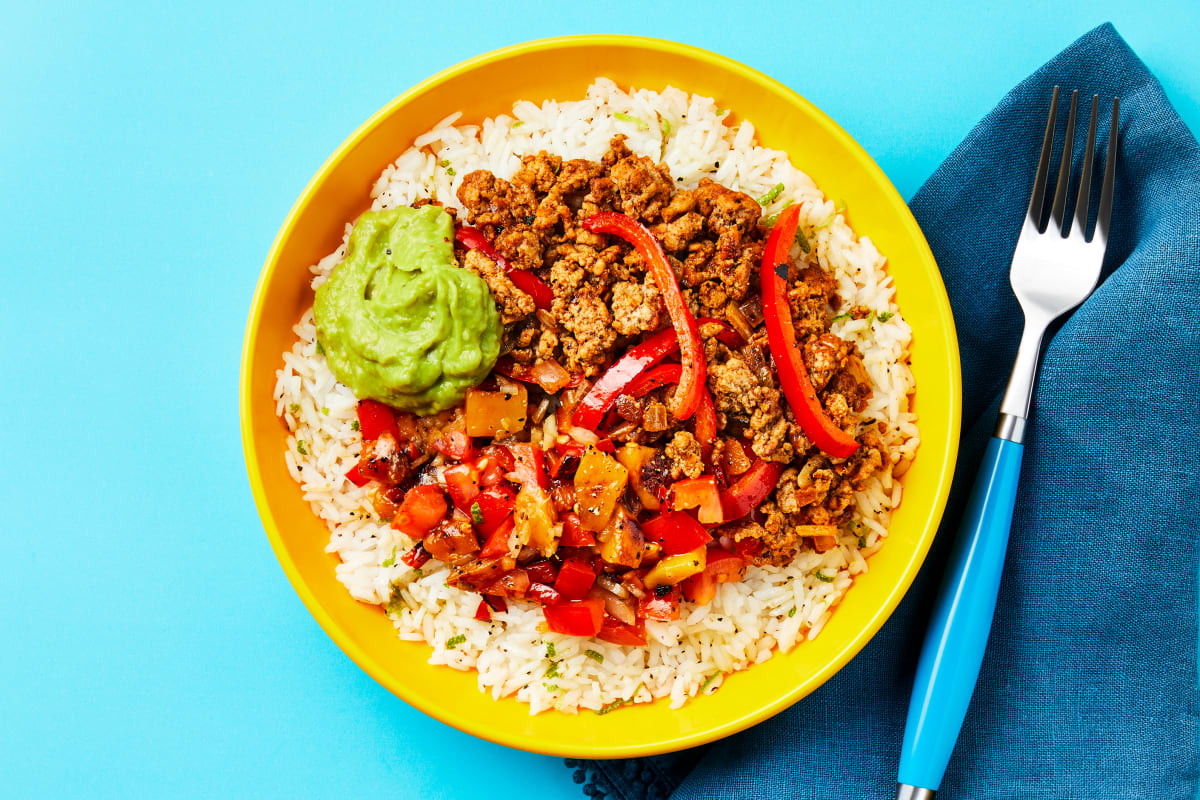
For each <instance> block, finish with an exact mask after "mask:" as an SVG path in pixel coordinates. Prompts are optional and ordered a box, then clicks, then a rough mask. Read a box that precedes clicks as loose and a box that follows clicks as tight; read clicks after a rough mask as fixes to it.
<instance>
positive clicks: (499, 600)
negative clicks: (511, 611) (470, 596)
mask: <svg viewBox="0 0 1200 800" xmlns="http://www.w3.org/2000/svg"><path fill="white" fill-rule="evenodd" d="M483 602H485V603H487V604H488V608H490V609H491V610H492V611H493V612H495V613H497V614H498V613H500V612H502V611H508V603H506V602H504V598H503V597H497V596H496V595H494V594H485V595H484V596H483Z"/></svg>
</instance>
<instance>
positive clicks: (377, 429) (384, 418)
mask: <svg viewBox="0 0 1200 800" xmlns="http://www.w3.org/2000/svg"><path fill="white" fill-rule="evenodd" d="M358 430H359V432H360V433H361V434H362V438H363V441H364V442H370V441H374V440H375V439H378V438H379V434H381V433H383V432H384V431H387V432H388V433H390V434H392V436H394V437H395V438H396V440H397V441H399V440H400V430H399V428H397V427H396V416H395V414H393V413H392V409H391V408H390V407H389V406H385V405H384V404H383V403H381V402H379V401H378V400H359V401H358Z"/></svg>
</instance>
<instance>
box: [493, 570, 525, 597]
mask: <svg viewBox="0 0 1200 800" xmlns="http://www.w3.org/2000/svg"><path fill="white" fill-rule="evenodd" d="M530 585H532V582H531V581H530V580H529V573H527V572H526V571H525V570H523V569H521V568H520V567H518V568H517V569H514V570H511V571H509V572H506V573H504V574H503V575H501V576H500V577H499V578H497V579H496V580H494V581H492V583H490V584H488V585H487V586H485V587H483V589H482V592H483V594H492V595H496V596H497V597H524V596H525V593H526V592H528V591H529V587H530Z"/></svg>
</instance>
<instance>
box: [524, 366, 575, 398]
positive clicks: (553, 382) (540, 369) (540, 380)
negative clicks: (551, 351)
mask: <svg viewBox="0 0 1200 800" xmlns="http://www.w3.org/2000/svg"><path fill="white" fill-rule="evenodd" d="M529 376H530V377H531V378H533V380H534V381H536V382H537V385H538V386H541V387H542V388H543V389H545V390H546V391H547V392H549V393H550V394H554V393H556V392H558V391H559V390H560V389H562V388H563V387H564V386H566V385H567V384H569V383H570V382H571V374H570V373H569V372H567V371H566V370H565V369H563V368H562V367H561V366H559V363H558V362H557V361H555V360H554V359H549V360H547V361H541V362H539V363H537V364H534V365H533V368H532V369H530V370H529Z"/></svg>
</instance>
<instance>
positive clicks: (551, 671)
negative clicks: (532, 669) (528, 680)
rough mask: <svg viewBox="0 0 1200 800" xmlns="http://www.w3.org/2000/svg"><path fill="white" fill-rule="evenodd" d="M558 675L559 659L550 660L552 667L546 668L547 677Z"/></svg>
mask: <svg viewBox="0 0 1200 800" xmlns="http://www.w3.org/2000/svg"><path fill="white" fill-rule="evenodd" d="M558 675H559V672H558V662H557V661H551V662H550V669H548V670H546V677H547V678H557V677H558Z"/></svg>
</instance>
